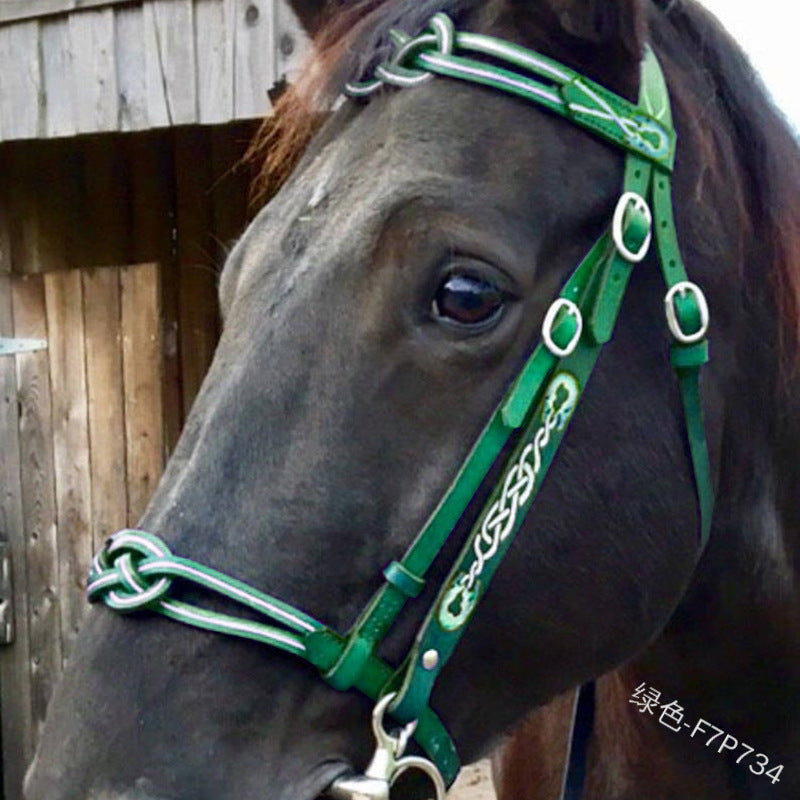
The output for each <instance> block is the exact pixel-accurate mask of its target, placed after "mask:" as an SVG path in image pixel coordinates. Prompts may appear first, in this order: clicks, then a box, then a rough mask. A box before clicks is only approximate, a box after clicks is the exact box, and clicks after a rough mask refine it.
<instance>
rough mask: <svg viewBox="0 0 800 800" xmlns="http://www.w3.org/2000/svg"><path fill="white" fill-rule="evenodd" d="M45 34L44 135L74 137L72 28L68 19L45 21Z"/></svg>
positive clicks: (43, 72)
mask: <svg viewBox="0 0 800 800" xmlns="http://www.w3.org/2000/svg"><path fill="white" fill-rule="evenodd" d="M0 7H1V6H0ZM41 31H42V58H43V61H42V74H43V83H44V97H45V104H44V111H45V121H44V133H45V136H47V137H54V136H72V135H74V134H75V132H76V131H77V130H78V127H77V124H76V120H75V102H74V95H75V86H76V84H75V76H74V74H73V65H74V54H73V47H72V37H71V36H70V26H69V24H68V21H67V18H66V17H60V18H55V19H50V20H48V21H46V22H43V23H42V26H41Z"/></svg>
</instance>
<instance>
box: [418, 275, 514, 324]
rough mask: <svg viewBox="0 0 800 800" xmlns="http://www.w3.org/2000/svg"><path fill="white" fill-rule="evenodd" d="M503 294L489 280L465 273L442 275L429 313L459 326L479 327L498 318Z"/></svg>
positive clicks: (503, 299) (501, 307)
mask: <svg viewBox="0 0 800 800" xmlns="http://www.w3.org/2000/svg"><path fill="white" fill-rule="evenodd" d="M505 301H506V295H505V292H503V290H502V289H500V288H499V287H498V286H497V285H496V284H494V283H492V281H491V280H488V279H486V278H480V277H478V276H476V275H473V274H471V273H469V272H450V273H449V274H447V275H445V277H444V279H443V280H442V282H441V283H440V284H439V288H438V289H437V290H436V294H435V295H434V298H433V313H434V315H435V316H437V317H439V318H441V319H447V320H451V321H452V322H457V323H459V324H461V325H480V324H482V323H487V322H490V321H492V320H494V319H496V318H497V317H498V315H499V314H500V312H501V311H502V310H503V307H504V306H505Z"/></svg>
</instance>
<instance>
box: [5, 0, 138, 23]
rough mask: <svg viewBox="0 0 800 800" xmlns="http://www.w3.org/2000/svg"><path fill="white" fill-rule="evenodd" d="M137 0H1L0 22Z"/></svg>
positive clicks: (122, 3)
mask: <svg viewBox="0 0 800 800" xmlns="http://www.w3.org/2000/svg"><path fill="white" fill-rule="evenodd" d="M133 2H137V0H2V2H0V23H5V22H17V21H19V20H23V19H34V18H38V17H47V16H50V15H53V14H67V13H69V12H70V11H80V10H82V9H87V8H104V7H105V6H119V5H125V4H130V3H133Z"/></svg>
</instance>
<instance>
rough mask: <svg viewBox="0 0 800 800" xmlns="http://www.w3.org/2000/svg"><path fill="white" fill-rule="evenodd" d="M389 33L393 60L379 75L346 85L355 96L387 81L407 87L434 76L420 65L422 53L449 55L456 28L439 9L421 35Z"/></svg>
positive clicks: (419, 83) (367, 93)
mask: <svg viewBox="0 0 800 800" xmlns="http://www.w3.org/2000/svg"><path fill="white" fill-rule="evenodd" d="M389 35H390V36H391V38H392V44H393V45H394V47H395V52H394V55H393V56H392V57H391V58H390V59H389V61H386V62H384V63H383V64H379V65H378V66H377V67H376V68H375V77H374V78H373V79H372V80H368V81H354V82H351V83H348V84H347V85H346V86H345V91H346V92H347V94H349V95H350V96H351V97H366V96H368V95H370V94H372V93H373V92H375V91H377V90H378V89H379V88H380V87H381V86H384V85H386V84H388V85H390V86H397V87H399V88H401V89H406V88H409V87H411V86H419V85H421V84H423V83H426V82H427V81H429V80H430V79H431V78H432V77H433V75H432V74H431V73H430V72H428V70H426V69H421V68H420V67H419V66H417V64H416V61H415V59H416V57H417V56H418V55H419V54H420V53H421V52H423V51H424V52H426V53H430V54H437V55H445V56H449V55H451V54H452V52H453V47H454V46H455V40H456V31H455V26H454V25H453V21H452V20H451V19H450V17H448V16H447V14H444V13H442V12H439V13H438V14H434V15H433V17H431V21H430V22H429V23H428V27H427V28H426V29H425V30H424V31H423V32H422V33H421V34H420V35H419V36H409V35H408V34H407V33H404V32H403V31H397V30H392V31H390V33H389Z"/></svg>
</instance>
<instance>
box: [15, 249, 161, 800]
mask: <svg viewBox="0 0 800 800" xmlns="http://www.w3.org/2000/svg"><path fill="white" fill-rule="evenodd" d="M160 285H161V282H160V275H159V268H158V266H157V265H155V264H141V265H135V266H126V267H102V268H94V269H84V270H81V269H70V270H63V271H57V272H48V273H45V274H37V275H25V276H15V275H0V336H14V337H17V338H28V337H30V338H37V339H43V340H46V341H47V348H46V349H43V350H39V351H36V352H30V353H23V354H19V355H16V356H7V357H2V358H0V538H2V539H4V540H5V541H7V542H8V547H9V549H10V551H11V555H12V579H13V601H14V614H15V631H14V641H13V643H12V644H8V645H4V646H2V647H0V691H1V692H2V698H1V706H0V707H1V708H2V746H3V771H4V785H5V797H6V798H7V800H17V798H21V796H22V791H21V785H22V778H23V776H24V771H25V768H26V766H27V764H28V763H29V762H30V759H31V757H32V754H33V749H34V747H35V744H36V741H37V739H38V736H39V731H40V729H41V725H42V723H43V721H44V717H45V712H46V709H47V705H48V702H49V700H50V696H51V693H52V690H53V686H54V684H55V682H56V680H57V679H58V676H59V675H60V673H61V670H62V668H63V666H64V664H65V663H66V662H67V661H68V660H69V658H70V655H71V652H72V647H73V643H74V641H75V637H76V635H77V632H78V630H79V628H80V623H81V619H82V617H83V614H84V612H85V610H86V601H85V598H84V590H85V587H86V574H87V570H88V565H89V560H90V558H91V555H92V554H93V552H94V551H95V550H97V548H98V547H99V546H100V545H101V544H102V542H103V541H104V540H105V539H106V538H107V537H108V535H109V534H111V533H113V532H114V531H115V530H117V529H119V528H121V527H125V526H127V525H134V524H135V523H136V521H137V519H138V518H139V516H140V515H141V513H142V511H143V510H144V508H145V506H146V504H147V501H148V500H149V498H150V495H151V493H152V491H153V490H154V488H155V486H156V484H157V483H158V479H159V477H160V475H161V471H162V467H163V463H164V459H165V445H164V436H163V430H164V411H163V405H164V403H163V399H162V397H163V379H162V372H163V345H162V330H163V325H162V314H161V299H160Z"/></svg>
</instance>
